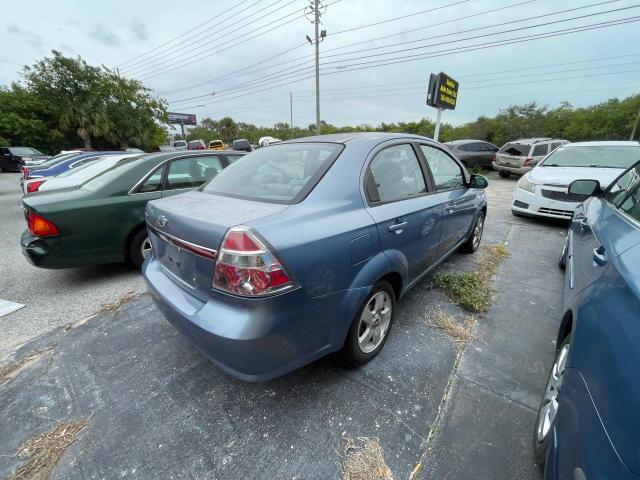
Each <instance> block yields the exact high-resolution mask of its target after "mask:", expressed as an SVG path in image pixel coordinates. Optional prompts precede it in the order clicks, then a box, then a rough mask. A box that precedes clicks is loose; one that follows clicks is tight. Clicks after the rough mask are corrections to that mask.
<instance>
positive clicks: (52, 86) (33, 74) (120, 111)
mask: <svg viewBox="0 0 640 480" xmlns="http://www.w3.org/2000/svg"><path fill="white" fill-rule="evenodd" d="M166 121H167V112H166V106H165V103H164V101H163V100H161V99H157V98H154V97H153V96H152V95H151V91H150V90H149V89H148V88H146V87H144V86H143V85H142V84H141V83H140V82H138V81H137V80H132V79H127V78H122V77H120V75H118V73H117V72H116V71H113V70H110V69H108V68H106V67H104V66H102V67H94V66H91V65H88V64H87V63H86V62H85V61H84V60H82V58H80V57H78V58H69V57H65V56H64V55H62V54H61V53H60V52H57V51H53V52H52V56H51V57H45V58H44V59H43V60H40V61H38V62H37V63H35V64H34V65H33V66H30V67H24V69H23V71H22V80H21V81H19V82H13V83H12V84H11V85H10V86H8V87H2V88H0V145H24V146H30V147H34V148H37V149H39V150H41V151H43V152H48V153H57V152H59V151H60V150H63V149H69V148H75V147H87V148H90V147H93V148H95V149H101V150H104V149H123V150H124V149H126V148H128V147H138V148H142V149H144V150H149V149H153V148H155V147H156V146H157V145H160V144H162V143H165V141H166V131H165V128H164V126H163V123H166Z"/></svg>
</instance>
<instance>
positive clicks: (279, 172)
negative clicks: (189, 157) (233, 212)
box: [202, 143, 343, 203]
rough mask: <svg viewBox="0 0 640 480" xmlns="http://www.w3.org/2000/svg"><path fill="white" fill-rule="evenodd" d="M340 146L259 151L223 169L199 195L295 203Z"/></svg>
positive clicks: (295, 145) (289, 146)
mask: <svg viewBox="0 0 640 480" xmlns="http://www.w3.org/2000/svg"><path fill="white" fill-rule="evenodd" d="M342 148H343V146H342V145H338V144H335V143H288V144H279V145H274V146H273V147H269V148H261V149H260V150H256V151H254V152H252V153H249V154H247V155H245V156H244V157H243V159H242V161H241V162H235V163H233V164H231V165H230V166H229V167H227V168H225V169H224V170H223V171H222V172H220V174H219V175H218V176H217V177H215V178H214V179H213V180H212V181H211V182H209V183H207V184H205V185H204V187H202V191H203V192H206V193H212V194H215V195H225V196H228V197H236V198H244V199H247V200H257V201H263V202H273V203H297V202H299V201H300V200H302V199H303V198H304V197H305V196H306V195H307V194H308V193H309V192H310V191H311V190H312V189H313V187H315V185H316V183H317V182H318V180H319V179H320V178H321V177H322V175H324V173H325V172H326V171H327V170H328V168H329V167H330V166H331V164H332V163H333V161H334V160H335V159H336V157H337V156H338V155H339V154H340V152H341V151H342Z"/></svg>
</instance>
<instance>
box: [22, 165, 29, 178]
mask: <svg viewBox="0 0 640 480" xmlns="http://www.w3.org/2000/svg"><path fill="white" fill-rule="evenodd" d="M22 178H24V179H25V180H26V179H27V178H29V169H28V168H27V167H22Z"/></svg>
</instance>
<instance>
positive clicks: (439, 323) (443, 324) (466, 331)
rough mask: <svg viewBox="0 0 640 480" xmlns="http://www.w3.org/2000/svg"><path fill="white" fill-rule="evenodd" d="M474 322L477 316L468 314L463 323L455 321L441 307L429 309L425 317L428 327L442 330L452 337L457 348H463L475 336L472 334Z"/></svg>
mask: <svg viewBox="0 0 640 480" xmlns="http://www.w3.org/2000/svg"><path fill="white" fill-rule="evenodd" d="M476 322H477V317H476V316H475V315H469V316H468V317H467V318H466V319H465V321H464V323H460V322H457V321H456V319H455V318H454V317H453V315H451V314H450V313H447V312H445V311H444V310H442V309H441V308H437V309H435V310H434V311H430V312H429V313H428V314H427V318H426V323H427V325H428V326H429V327H433V328H438V329H440V330H443V331H444V332H445V333H446V334H447V335H449V336H450V337H451V338H452V339H453V341H454V342H455V343H456V346H457V347H458V348H464V347H465V346H466V345H467V344H468V343H469V342H470V341H471V340H475V339H476V338H477V337H476V336H475V335H474V334H473V328H474V327H475V325H476Z"/></svg>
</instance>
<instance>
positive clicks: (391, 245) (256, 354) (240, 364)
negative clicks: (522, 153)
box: [143, 133, 487, 381]
mask: <svg viewBox="0 0 640 480" xmlns="http://www.w3.org/2000/svg"><path fill="white" fill-rule="evenodd" d="M486 186H487V181H486V179H485V178H484V177H482V176H475V175H469V173H468V172H467V171H466V169H465V168H464V167H463V166H462V165H461V164H460V163H459V161H458V160H456V159H455V157H453V155H452V154H451V152H450V151H448V150H447V149H446V148H445V147H443V146H442V145H441V144H439V143H437V142H434V141H433V140H430V139H428V138H424V137H420V136H417V135H408V134H406V135H405V134H393V133H349V134H340V135H324V136H318V137H309V138H303V139H297V140H292V141H288V142H282V143H279V144H277V145H274V146H270V147H269V148H261V149H259V150H257V151H255V152H252V153H251V154H249V155H247V156H246V157H244V158H243V159H242V161H240V162H236V163H234V164H233V165H231V166H230V167H229V168H227V169H226V170H224V171H223V172H222V173H221V174H220V175H218V176H217V177H216V178H214V179H213V180H212V181H211V182H209V183H208V184H206V185H205V186H204V187H203V188H201V189H197V190H195V191H192V192H189V193H186V194H185V195H180V196H177V197H175V198H171V199H160V200H157V201H153V202H150V203H149V204H148V205H147V228H148V231H149V237H150V239H151V244H152V252H153V253H152V255H151V256H150V257H149V259H148V261H147V262H145V265H144V266H143V274H144V277H145V278H146V280H147V282H148V285H149V287H150V290H151V292H152V293H153V295H154V297H155V299H156V300H157V302H158V305H159V306H160V308H161V310H162V311H163V312H164V313H165V316H166V317H167V319H168V320H169V321H170V322H171V323H172V324H173V325H174V326H175V327H176V328H177V329H178V330H180V331H182V332H183V333H185V334H186V335H187V336H189V337H190V338H191V340H192V341H193V342H194V343H195V344H196V346H197V347H199V348H200V349H201V350H202V352H203V353H204V354H205V355H206V356H207V357H208V358H209V359H211V360H212V361H213V362H214V363H215V364H217V365H219V366H220V367H221V368H222V369H223V370H225V371H227V372H229V373H230V374H231V375H233V376H235V377H238V378H241V379H245V380H254V381H259V380H266V379H269V378H273V377H276V376H279V375H282V374H284V373H286V372H288V371H291V370H294V369H296V368H298V367H301V366H302V365H305V364H307V363H309V362H311V361H313V360H315V359H317V358H319V357H322V356H324V355H326V354H328V353H330V352H333V351H337V350H342V352H343V354H344V355H345V356H346V358H348V359H349V360H350V361H352V362H354V363H356V364H358V363H364V362H367V361H369V360H371V359H372V358H373V357H375V355H376V354H377V353H378V352H379V351H380V349H381V348H382V347H383V345H384V343H385V341H386V339H387V337H388V334H389V331H390V329H391V326H392V323H393V314H394V312H395V307H396V301H398V300H399V299H400V298H401V297H402V295H403V294H404V293H405V292H407V291H408V290H409V289H410V288H411V287H412V286H414V285H416V284H417V283H418V282H419V281H420V280H421V279H423V278H424V277H425V275H426V274H427V273H428V272H430V271H432V270H433V269H434V268H435V267H436V266H437V265H438V264H440V263H441V262H442V261H443V260H444V259H445V258H447V257H448V256H449V255H450V254H451V253H453V252H455V251H456V250H457V249H459V248H462V249H463V250H464V251H466V252H474V251H475V250H476V249H477V248H478V246H479V244H480V239H481V237H482V231H483V226H484V219H485V215H486V198H485V194H484V191H483V190H482V189H483V188H485V187H486Z"/></svg>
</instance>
